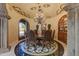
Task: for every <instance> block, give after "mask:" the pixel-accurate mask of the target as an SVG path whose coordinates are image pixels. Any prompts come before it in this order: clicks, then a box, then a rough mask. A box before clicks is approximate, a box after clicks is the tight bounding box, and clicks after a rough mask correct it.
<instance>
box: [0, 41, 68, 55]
mask: <svg viewBox="0 0 79 59" xmlns="http://www.w3.org/2000/svg"><path fill="white" fill-rule="evenodd" d="M56 41H58V42H59V43H61V44H62V45H63V47H64V54H63V56H67V46H66V45H65V44H64V43H62V42H61V41H59V40H56ZM15 46H16V44H14V46H12V48H11V49H10V51H9V52H6V53H3V54H0V56H15V53H14V48H15Z"/></svg>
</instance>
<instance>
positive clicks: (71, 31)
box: [67, 10, 75, 56]
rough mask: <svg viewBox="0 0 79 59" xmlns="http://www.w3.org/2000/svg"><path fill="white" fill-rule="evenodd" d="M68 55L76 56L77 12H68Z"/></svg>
mask: <svg viewBox="0 0 79 59" xmlns="http://www.w3.org/2000/svg"><path fill="white" fill-rule="evenodd" d="M67 49H68V50H67V54H68V55H70V56H71V55H72V56H74V55H75V11H74V10H71V11H69V12H68V32H67Z"/></svg>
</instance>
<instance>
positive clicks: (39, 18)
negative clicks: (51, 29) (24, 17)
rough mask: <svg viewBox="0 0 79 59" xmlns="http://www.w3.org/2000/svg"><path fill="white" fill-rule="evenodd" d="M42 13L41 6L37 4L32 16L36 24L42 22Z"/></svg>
mask: <svg viewBox="0 0 79 59" xmlns="http://www.w3.org/2000/svg"><path fill="white" fill-rule="evenodd" d="M44 18H45V16H44V13H43V10H42V9H41V6H40V5H38V10H37V13H36V16H35V17H34V21H35V22H37V23H38V24H42V23H43V22H44Z"/></svg>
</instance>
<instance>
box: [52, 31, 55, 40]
mask: <svg viewBox="0 0 79 59" xmlns="http://www.w3.org/2000/svg"><path fill="white" fill-rule="evenodd" d="M54 36H55V30H53V34H52V41H53V40H54Z"/></svg>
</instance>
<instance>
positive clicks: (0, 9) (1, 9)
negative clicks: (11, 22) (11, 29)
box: [0, 3, 8, 53]
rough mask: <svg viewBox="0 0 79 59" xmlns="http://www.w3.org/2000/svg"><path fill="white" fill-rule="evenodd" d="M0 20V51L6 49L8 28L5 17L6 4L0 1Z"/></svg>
mask: <svg viewBox="0 0 79 59" xmlns="http://www.w3.org/2000/svg"><path fill="white" fill-rule="evenodd" d="M0 20H1V27H0V28H1V30H0V31H1V35H0V36H1V38H0V41H1V42H0V44H1V47H0V53H1V52H4V51H7V50H8V46H7V44H8V43H7V40H8V37H7V34H8V33H7V29H8V18H7V10H6V4H3V3H0Z"/></svg>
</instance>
